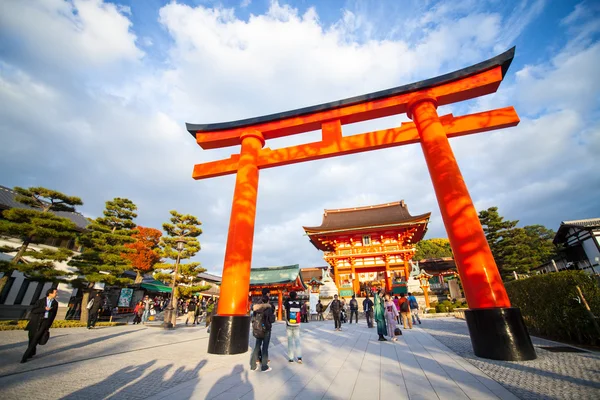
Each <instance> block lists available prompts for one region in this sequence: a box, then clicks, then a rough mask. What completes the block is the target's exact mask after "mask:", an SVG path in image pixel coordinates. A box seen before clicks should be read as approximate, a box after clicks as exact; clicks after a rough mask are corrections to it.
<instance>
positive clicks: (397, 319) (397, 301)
mask: <svg viewBox="0 0 600 400" xmlns="http://www.w3.org/2000/svg"><path fill="white" fill-rule="evenodd" d="M392 301H393V302H394V304H395V305H396V310H399V309H400V299H398V296H397V295H396V296H394V299H393V300H392ZM396 322H398V323H400V314H398V315H396Z"/></svg>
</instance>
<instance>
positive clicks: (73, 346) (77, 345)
mask: <svg viewBox="0 0 600 400" xmlns="http://www.w3.org/2000/svg"><path fill="white" fill-rule="evenodd" d="M135 332H139V330H135V331H126V332H120V333H114V334H112V335H106V336H101V337H97V338H93V339H89V340H86V341H85V342H78V343H73V344H71V345H68V346H63V347H59V348H58V349H54V350H50V351H49V352H41V354H40V353H38V354H39V356H38V359H41V358H43V357H47V356H51V355H53V354H57V353H61V352H63V351H67V350H72V349H78V348H81V347H85V346H89V345H91V344H94V343H98V342H102V341H105V340H108V339H113V338H115V337H119V336H124V335H128V334H130V333H135ZM50 340H52V339H50ZM38 349H39V347H38Z"/></svg>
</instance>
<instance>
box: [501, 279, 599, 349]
mask: <svg viewBox="0 0 600 400" xmlns="http://www.w3.org/2000/svg"><path fill="white" fill-rule="evenodd" d="M505 286H506V290H507V292H508V296H509V297H510V301H511V303H512V306H513V307H519V308H520V309H521V313H522V314H523V319H524V320H525V324H526V325H527V327H528V328H529V329H530V331H531V333H533V334H537V335H541V336H545V337H548V338H552V339H556V340H565V341H570V342H575V343H581V344H589V345H595V344H596V345H597V344H600V337H599V335H598V332H597V331H596V330H595V328H594V324H593V322H592V320H591V318H590V316H589V313H588V312H587V311H586V309H585V307H584V305H583V303H581V304H580V303H579V302H578V301H577V300H576V299H577V298H578V297H579V294H578V292H577V286H579V287H580V288H581V291H582V292H583V295H584V297H585V299H586V300H587V302H588V304H589V306H590V308H591V310H592V313H594V315H595V316H596V317H598V316H600V287H599V286H598V282H597V280H596V278H595V277H592V276H590V275H588V274H586V273H585V272H583V271H564V272H554V273H550V274H543V275H536V276H533V277H531V278H527V279H522V280H516V281H512V282H508V283H506V284H505Z"/></svg>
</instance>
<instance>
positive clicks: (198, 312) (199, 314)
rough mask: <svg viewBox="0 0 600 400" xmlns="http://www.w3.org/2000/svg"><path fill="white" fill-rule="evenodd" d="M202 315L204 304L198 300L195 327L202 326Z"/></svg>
mask: <svg viewBox="0 0 600 400" xmlns="http://www.w3.org/2000/svg"><path fill="white" fill-rule="evenodd" d="M201 315H202V302H201V301H200V299H199V298H198V299H196V312H195V313H194V325H196V324H198V325H200V320H201V319H202V318H201Z"/></svg>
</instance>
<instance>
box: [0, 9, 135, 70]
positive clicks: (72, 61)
mask: <svg viewBox="0 0 600 400" xmlns="http://www.w3.org/2000/svg"><path fill="white" fill-rule="evenodd" d="M126 11H127V10H126V8H123V7H121V6H116V5H114V4H110V3H103V2H102V1H101V0H93V1H83V0H74V1H60V0H38V1H26V2H21V1H3V2H1V3H0V35H2V36H4V37H5V38H6V37H13V38H18V43H19V46H20V47H21V46H22V47H23V48H22V49H20V50H21V53H22V54H23V55H25V56H27V58H29V59H31V60H38V61H41V62H43V63H44V65H45V66H50V65H52V66H55V67H59V68H64V69H67V70H70V71H76V70H81V69H85V68H90V67H106V66H107V65H109V64H111V63H115V62H119V61H135V60H138V59H139V58H140V57H142V55H143V53H142V51H140V50H139V49H138V48H137V47H136V46H135V39H136V36H135V35H134V34H133V33H132V32H130V27H131V21H130V20H129V19H128V18H127V17H126V16H125V15H123V13H125V12H126Z"/></svg>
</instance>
